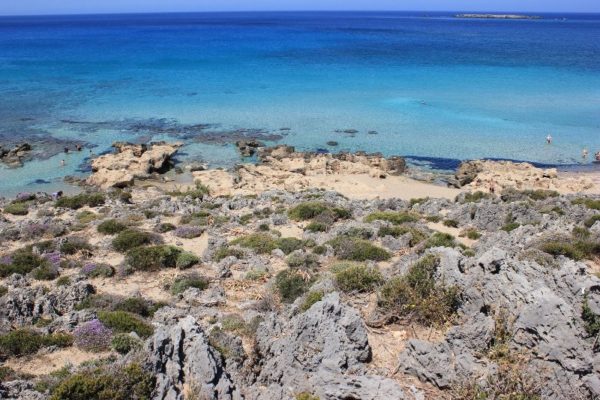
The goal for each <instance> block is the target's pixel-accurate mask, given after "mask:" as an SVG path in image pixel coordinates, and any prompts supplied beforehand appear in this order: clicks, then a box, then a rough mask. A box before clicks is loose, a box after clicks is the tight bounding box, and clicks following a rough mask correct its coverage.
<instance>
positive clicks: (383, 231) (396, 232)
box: [377, 225, 427, 247]
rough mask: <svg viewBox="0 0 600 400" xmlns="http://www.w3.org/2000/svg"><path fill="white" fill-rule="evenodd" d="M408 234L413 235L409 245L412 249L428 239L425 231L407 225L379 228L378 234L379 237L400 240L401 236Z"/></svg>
mask: <svg viewBox="0 0 600 400" xmlns="http://www.w3.org/2000/svg"><path fill="white" fill-rule="evenodd" d="M407 233H410V235H411V239H410V241H409V245H410V246H411V247H413V246H416V245H417V244H419V243H421V242H422V241H423V240H425V239H426V238H427V237H426V236H425V233H424V232H423V231H421V230H419V229H417V228H414V227H412V226H406V225H400V226H382V227H381V228H379V231H378V232H377V236H379V237H385V236H392V237H395V238H398V237H400V236H404V235H406V234H407Z"/></svg>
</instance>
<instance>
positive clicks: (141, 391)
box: [50, 363, 156, 400]
mask: <svg viewBox="0 0 600 400" xmlns="http://www.w3.org/2000/svg"><path fill="white" fill-rule="evenodd" d="M155 381H156V379H155V377H154V375H153V374H152V373H150V372H146V371H144V370H143V369H142V367H141V366H140V365H139V364H135V363H132V364H129V365H127V366H119V365H114V364H111V365H110V366H106V367H103V368H97V369H95V370H91V371H83V372H79V373H77V374H73V375H70V376H69V377H68V378H66V379H64V380H63V381H62V382H61V383H60V384H59V385H58V386H57V387H56V389H55V390H54V392H53V393H52V397H51V398H50V399H51V400H108V399H111V400H129V399H150V398H151V397H152V392H153V390H154V385H155Z"/></svg>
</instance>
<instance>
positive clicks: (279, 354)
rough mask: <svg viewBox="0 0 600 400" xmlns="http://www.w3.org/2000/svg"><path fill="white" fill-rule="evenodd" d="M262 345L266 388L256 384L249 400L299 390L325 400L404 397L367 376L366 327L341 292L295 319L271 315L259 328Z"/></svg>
mask: <svg viewBox="0 0 600 400" xmlns="http://www.w3.org/2000/svg"><path fill="white" fill-rule="evenodd" d="M257 349H258V352H259V354H260V356H261V360H262V361H261V365H260V373H259V375H258V382H260V383H261V384H263V385H265V389H264V390H258V389H256V388H255V389H254V396H250V398H256V399H276V398H290V395H291V394H292V393H300V392H310V393H313V394H314V395H315V396H318V397H319V398H322V399H340V400H341V399H351V398H359V399H386V398H390V397H386V396H392V397H391V398H396V399H402V398H405V397H404V395H403V392H402V389H401V388H400V387H399V386H398V384H397V383H396V382H394V381H392V380H389V379H385V378H382V377H377V378H374V377H371V376H369V375H366V374H364V372H365V369H364V364H365V363H367V362H368V361H370V358H371V347H370V346H369V342H368V338H367V331H366V329H365V326H364V323H363V321H362V319H361V317H360V316H359V315H358V313H357V312H356V311H355V310H354V309H352V308H350V307H348V306H346V305H343V304H341V303H340V299H339V295H338V294H337V293H333V294H330V295H328V296H326V297H325V298H324V299H323V300H322V301H320V302H317V303H316V304H314V305H313V306H312V307H311V308H310V309H309V310H308V311H307V312H305V313H302V314H299V315H297V316H295V317H294V318H292V319H291V320H286V319H281V318H277V316H276V315H270V316H268V317H267V318H266V320H265V322H263V323H262V324H261V325H260V327H259V329H258V332H257ZM256 390H258V393H257V392H256ZM286 392H287V393H286ZM282 394H286V396H284V397H277V396H278V395H282Z"/></svg>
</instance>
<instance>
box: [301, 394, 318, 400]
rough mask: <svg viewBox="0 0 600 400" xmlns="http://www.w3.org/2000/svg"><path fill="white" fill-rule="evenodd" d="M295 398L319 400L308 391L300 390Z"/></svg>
mask: <svg viewBox="0 0 600 400" xmlns="http://www.w3.org/2000/svg"><path fill="white" fill-rule="evenodd" d="M296 400H319V398H318V397H317V396H313V395H312V394H310V393H307V392H302V393H298V394H297V395H296Z"/></svg>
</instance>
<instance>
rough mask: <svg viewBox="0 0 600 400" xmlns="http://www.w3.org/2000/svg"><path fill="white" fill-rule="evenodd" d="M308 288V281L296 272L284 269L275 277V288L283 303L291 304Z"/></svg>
mask: <svg viewBox="0 0 600 400" xmlns="http://www.w3.org/2000/svg"><path fill="white" fill-rule="evenodd" d="M309 286H310V280H307V277H306V276H305V275H303V274H301V273H299V272H298V271H294V270H291V269H286V270H283V271H281V272H279V273H278V274H277V275H276V276H275V288H276V289H277V292H278V293H279V297H280V298H281V301H283V302H284V303H292V302H293V301H294V300H296V299H297V298H298V297H300V296H302V295H303V294H304V293H305V292H306V291H307V289H308V288H309Z"/></svg>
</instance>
